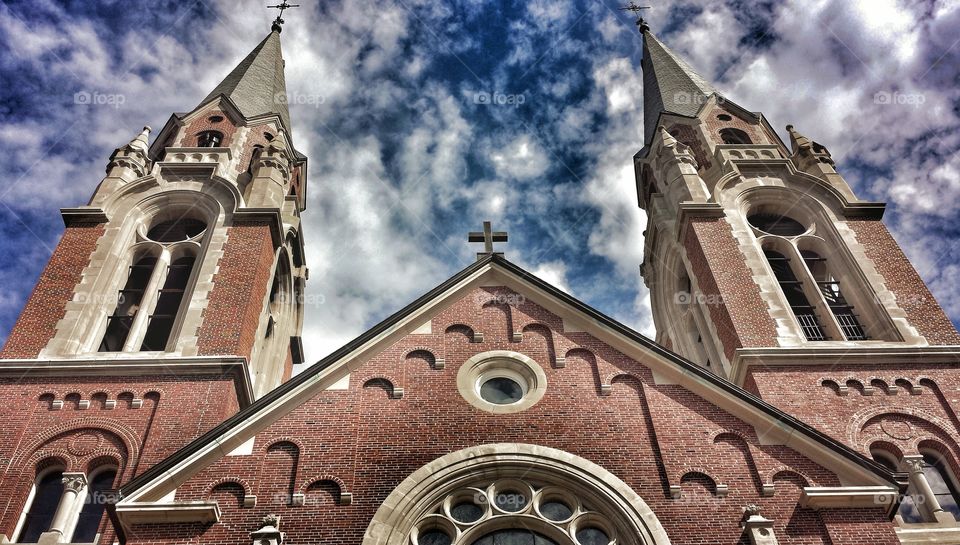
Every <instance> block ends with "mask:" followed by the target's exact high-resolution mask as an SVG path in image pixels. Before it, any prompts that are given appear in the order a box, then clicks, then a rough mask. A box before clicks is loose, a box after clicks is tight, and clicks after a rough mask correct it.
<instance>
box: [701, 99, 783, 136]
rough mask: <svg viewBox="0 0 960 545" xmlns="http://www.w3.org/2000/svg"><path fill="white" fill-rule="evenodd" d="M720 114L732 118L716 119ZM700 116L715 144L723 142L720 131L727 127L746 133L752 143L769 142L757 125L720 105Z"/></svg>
mask: <svg viewBox="0 0 960 545" xmlns="http://www.w3.org/2000/svg"><path fill="white" fill-rule="evenodd" d="M720 114H726V115H729V116H730V117H731V118H732V119H731V120H730V121H721V120H719V119H717V116H718V115H720ZM702 118H703V123H704V124H705V125H706V126H707V131H708V132H709V133H710V137H711V138H713V140H714V142H716V143H717V144H723V138H721V137H720V131H721V130H722V129H726V128H728V127H729V128H733V129H740V130H741V131H743V132H745V133H747V134H748V135H749V136H750V140H751V141H752V142H753V143H754V144H770V139H768V138H767V137H766V135H765V134H764V131H763V130H762V129H761V128H760V126H759V125H757V124H755V123H751V122H749V121H747V120H745V119H743V118H741V117H740V115H739V114H736V113H734V112H732V111H731V110H729V109H727V108H725V107H724V106H722V105H717V106H714V107H713V108H712V109H711V110H710V111H709V112H708V113H706V114H704V115H703V116H702Z"/></svg>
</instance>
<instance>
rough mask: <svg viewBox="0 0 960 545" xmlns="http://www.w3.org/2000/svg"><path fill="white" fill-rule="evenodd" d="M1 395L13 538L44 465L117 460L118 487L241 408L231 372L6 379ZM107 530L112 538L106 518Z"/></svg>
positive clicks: (0, 494)
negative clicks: (28, 497) (38, 473)
mask: <svg viewBox="0 0 960 545" xmlns="http://www.w3.org/2000/svg"><path fill="white" fill-rule="evenodd" d="M171 370H172V369H171ZM0 400H3V402H2V403H0V421H2V422H4V427H3V441H0V460H3V462H4V463H3V465H2V467H0V498H3V501H2V502H0V534H4V535H7V536H8V537H11V538H12V537H13V532H14V529H15V526H16V524H17V521H18V520H19V518H20V515H21V513H22V512H23V509H24V502H25V501H26V499H27V496H28V494H29V492H30V489H31V487H32V486H33V481H34V478H35V476H36V474H37V471H38V469H39V468H42V467H48V466H50V465H60V466H62V467H64V468H65V471H74V472H75V471H80V472H86V473H89V471H91V470H93V469H95V468H96V467H98V466H100V465H104V464H107V465H117V466H119V472H118V473H119V478H118V479H117V481H116V483H115V484H116V485H119V484H120V483H122V482H125V481H128V480H130V479H131V478H132V477H133V476H135V475H137V474H139V473H142V472H143V471H145V470H147V469H148V468H149V467H150V466H152V465H153V464H155V463H157V462H159V461H160V460H162V459H164V458H165V457H167V456H169V455H171V454H173V453H174V452H175V451H176V450H177V449H178V448H180V447H181V446H183V444H185V443H186V442H188V441H190V440H191V439H193V438H195V437H197V436H199V435H201V434H202V433H204V432H206V431H207V430H209V429H210V428H212V427H214V426H216V425H217V424H219V423H220V422H221V421H223V420H224V419H225V418H227V417H229V416H231V415H233V414H234V413H236V411H237V410H238V409H239V405H238V401H237V396H236V392H235V389H234V381H233V378H232V377H224V376H220V375H210V376H192V377H190V378H185V377H182V376H178V375H177V374H176V373H175V372H170V373H161V374H157V375H152V376H151V375H145V376H111V377H107V376H98V377H68V378H51V377H39V376H29V377H17V378H0ZM101 531H102V532H104V536H103V537H102V538H101V541H100V542H101V543H112V542H113V531H112V528H111V527H110V525H109V523H108V522H106V518H105V519H104V520H103V521H101Z"/></svg>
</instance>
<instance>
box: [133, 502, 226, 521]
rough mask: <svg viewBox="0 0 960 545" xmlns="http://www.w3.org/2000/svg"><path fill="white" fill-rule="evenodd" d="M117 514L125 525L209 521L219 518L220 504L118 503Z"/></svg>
mask: <svg viewBox="0 0 960 545" xmlns="http://www.w3.org/2000/svg"><path fill="white" fill-rule="evenodd" d="M116 512H117V516H118V517H119V518H120V520H121V521H122V522H123V524H125V525H127V526H131V525H136V524H156V523H171V522H203V523H211V522H217V521H219V520H220V516H221V511H220V506H219V505H217V502H215V501H195V502H175V503H129V504H123V503H118V504H117V506H116Z"/></svg>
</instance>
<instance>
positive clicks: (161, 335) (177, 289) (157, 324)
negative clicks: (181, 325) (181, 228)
mask: <svg viewBox="0 0 960 545" xmlns="http://www.w3.org/2000/svg"><path fill="white" fill-rule="evenodd" d="M193 262H194V257H193V256H192V255H187V256H183V257H180V258H177V259H175V260H174V261H173V263H171V264H170V267H169V269H168V270H167V280H166V281H165V282H164V283H163V289H161V290H160V296H159V297H158V298H157V306H156V307H155V308H154V310H153V314H152V315H151V316H150V323H149V324H148V325H147V333H146V335H144V337H143V344H142V345H141V346H140V350H145V351H150V350H165V349H166V347H167V341H168V340H169V338H170V332H171V331H173V323H174V321H176V319H177V311H179V310H180V303H181V301H183V294H184V291H185V290H186V288H187V281H188V280H190V272H191V271H192V270H193Z"/></svg>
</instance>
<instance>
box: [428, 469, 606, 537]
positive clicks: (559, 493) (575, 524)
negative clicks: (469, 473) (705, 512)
mask: <svg viewBox="0 0 960 545" xmlns="http://www.w3.org/2000/svg"><path fill="white" fill-rule="evenodd" d="M473 484H474V485H475V486H468V487H464V488H461V489H458V490H455V491H453V492H451V493H450V494H449V495H448V496H447V497H446V498H444V499H443V500H442V501H441V503H440V504H439V505H438V506H436V508H435V509H434V512H432V513H428V514H426V515H423V516H422V517H421V518H420V519H419V520H418V521H417V522H416V523H415V524H414V526H413V529H412V530H411V533H410V541H411V543H412V544H413V545H419V541H418V539H417V538H418V535H419V534H420V532H423V531H428V530H433V529H437V528H440V529H442V530H443V531H444V532H445V533H447V534H448V536H450V537H451V545H469V544H471V543H474V542H475V541H476V540H478V539H481V538H483V537H484V536H486V535H488V534H490V533H492V532H496V531H498V530H507V529H513V528H517V529H523V530H530V531H533V532H536V533H539V534H541V535H544V536H546V537H548V538H550V539H551V540H553V541H555V542H556V543H558V544H561V545H579V541H578V540H577V538H576V534H577V532H578V531H579V530H580V529H581V528H599V529H600V530H602V531H603V532H604V533H605V534H606V535H607V536H608V537H609V538H610V540H609V543H618V542H622V541H621V540H619V539H618V536H617V534H616V531H615V530H614V528H613V524H612V523H611V522H610V521H609V520H607V517H606V516H605V515H604V514H603V513H599V512H597V511H593V510H591V509H590V507H588V506H587V505H585V504H584V502H582V501H581V500H580V499H579V498H578V497H577V495H576V494H575V493H574V492H573V491H572V490H570V489H568V488H565V487H563V486H557V485H556V484H554V483H553V482H550V481H546V484H543V485H539V486H538V485H535V484H533V483H531V482H529V480H527V479H522V478H507V479H495V480H492V481H491V479H490V478H489V477H488V478H486V479H484V478H482V477H481V478H479V479H478V481H477V482H476V483H473ZM504 491H510V492H519V493H520V497H524V498H525V500H524V504H523V506H521V507H520V508H518V509H516V510H508V509H503V508H501V507H500V506H498V505H497V502H496V501H491V500H490V498H496V497H497V496H498V494H502V493H504ZM464 499H469V500H470V501H473V502H475V504H476V505H479V506H481V508H482V509H483V514H482V515H481V517H480V518H479V519H477V520H475V521H471V522H463V521H460V520H458V519H457V518H456V517H455V516H453V514H452V508H453V507H454V506H455V505H458V504H459V503H460V502H461V501H463V500H464ZM551 500H560V501H562V502H563V503H564V504H566V505H567V506H568V507H570V508H571V511H572V513H571V515H570V516H568V517H566V518H564V519H562V520H553V519H550V518H548V517H546V516H544V515H543V514H542V513H541V512H540V507H541V505H542V504H543V503H544V502H546V501H551Z"/></svg>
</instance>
